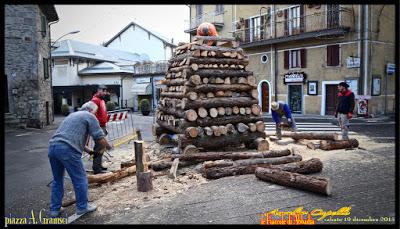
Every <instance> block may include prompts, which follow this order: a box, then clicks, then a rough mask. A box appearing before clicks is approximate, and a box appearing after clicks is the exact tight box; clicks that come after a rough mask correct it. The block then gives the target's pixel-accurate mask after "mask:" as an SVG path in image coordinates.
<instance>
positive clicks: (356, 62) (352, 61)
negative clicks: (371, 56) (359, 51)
mask: <svg viewBox="0 0 400 229" xmlns="http://www.w3.org/2000/svg"><path fill="white" fill-rule="evenodd" d="M346 64H347V68H359V67H360V57H354V56H349V57H347V59H346Z"/></svg>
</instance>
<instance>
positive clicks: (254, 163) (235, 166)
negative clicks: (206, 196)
mask: <svg viewBox="0 0 400 229" xmlns="http://www.w3.org/2000/svg"><path fill="white" fill-rule="evenodd" d="M301 160H302V158H301V156H300V155H293V156H292V155H291V156H284V157H275V158H257V159H246V160H237V161H233V163H232V165H230V166H227V165H229V164H230V163H229V161H225V162H224V163H220V162H217V163H216V165H217V166H211V165H210V163H207V166H204V175H205V177H206V178H208V179H217V178H221V177H226V176H234V175H243V174H252V173H254V171H255V170H256V168H257V167H260V166H261V167H264V166H270V165H278V164H285V163H291V162H298V161H301ZM206 167H207V168H206Z"/></svg>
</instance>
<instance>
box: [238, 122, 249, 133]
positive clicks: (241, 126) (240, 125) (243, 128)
mask: <svg viewBox="0 0 400 229" xmlns="http://www.w3.org/2000/svg"><path fill="white" fill-rule="evenodd" d="M236 128H237V130H238V131H239V132H240V133H244V132H246V131H247V130H248V129H249V126H247V125H246V124H244V123H238V124H237V126H236Z"/></svg>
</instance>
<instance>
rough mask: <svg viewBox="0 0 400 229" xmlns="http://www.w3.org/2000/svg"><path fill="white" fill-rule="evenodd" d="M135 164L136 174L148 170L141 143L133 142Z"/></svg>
mask: <svg viewBox="0 0 400 229" xmlns="http://www.w3.org/2000/svg"><path fill="white" fill-rule="evenodd" d="M133 143H134V149H135V163H136V170H137V172H146V171H147V170H148V163H147V161H146V153H145V151H144V149H143V143H144V142H143V141H138V140H135V141H134V142H133Z"/></svg>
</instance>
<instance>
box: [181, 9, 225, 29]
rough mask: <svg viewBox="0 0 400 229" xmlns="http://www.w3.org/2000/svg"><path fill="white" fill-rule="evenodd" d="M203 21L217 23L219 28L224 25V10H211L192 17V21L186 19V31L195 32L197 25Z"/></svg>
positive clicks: (216, 26) (216, 25)
mask: <svg viewBox="0 0 400 229" xmlns="http://www.w3.org/2000/svg"><path fill="white" fill-rule="evenodd" d="M203 22H210V23H212V24H214V25H215V28H216V29H217V30H221V29H222V28H223V27H224V12H215V11H214V12H211V13H205V14H201V15H198V16H196V17H194V18H191V19H190V21H188V20H185V33H190V34H195V33H196V30H197V27H198V26H199V25H200V24H201V23H203Z"/></svg>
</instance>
